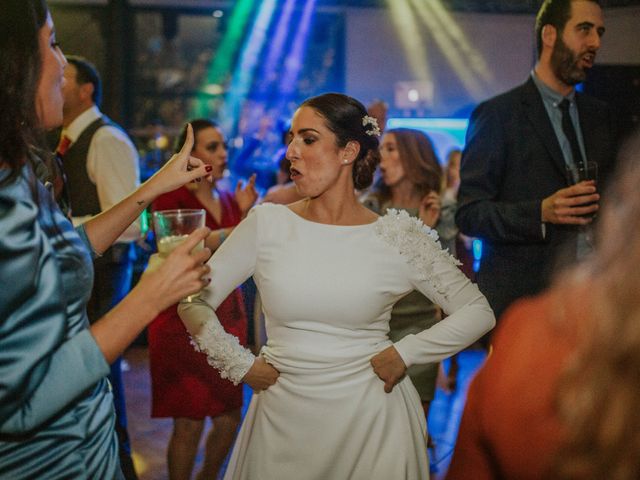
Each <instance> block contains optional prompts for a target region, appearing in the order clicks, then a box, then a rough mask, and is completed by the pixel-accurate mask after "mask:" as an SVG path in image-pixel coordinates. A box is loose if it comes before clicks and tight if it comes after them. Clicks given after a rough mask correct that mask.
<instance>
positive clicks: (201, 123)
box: [173, 118, 218, 153]
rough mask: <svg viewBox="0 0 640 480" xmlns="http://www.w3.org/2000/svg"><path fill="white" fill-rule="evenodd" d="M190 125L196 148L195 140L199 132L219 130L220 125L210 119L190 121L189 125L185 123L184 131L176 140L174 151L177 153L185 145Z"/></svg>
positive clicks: (182, 130)
mask: <svg viewBox="0 0 640 480" xmlns="http://www.w3.org/2000/svg"><path fill="white" fill-rule="evenodd" d="M189 123H190V124H191V127H192V128H193V141H194V143H193V146H194V147H195V146H196V144H195V138H196V135H197V134H198V132H199V131H201V130H205V129H207V128H218V124H217V123H216V122H214V121H213V120H211V119H209V118H196V119H194V120H191V121H189V122H188V123H185V124H184V125H183V126H182V129H181V130H180V133H179V134H178V137H177V138H176V141H175V143H174V145H173V151H174V152H175V153H178V152H179V151H180V149H181V148H182V145H184V141H185V140H186V139H187V125H188V124H189Z"/></svg>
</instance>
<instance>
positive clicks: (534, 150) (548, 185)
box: [456, 0, 616, 317]
mask: <svg viewBox="0 0 640 480" xmlns="http://www.w3.org/2000/svg"><path fill="white" fill-rule="evenodd" d="M603 33H604V23H603V16H602V10H601V8H600V6H599V4H598V2H597V1H594V0H545V2H544V3H543V5H542V7H541V8H540V11H539V12H538V15H537V18H536V40H537V48H538V61H537V63H536V65H535V68H534V70H533V71H532V73H531V76H530V78H529V79H528V80H527V81H526V82H525V83H524V84H523V85H521V86H519V87H517V88H515V89H513V90H511V91H509V92H506V93H504V94H501V95H499V96H497V97H495V98H492V99H490V100H488V101H486V102H484V103H482V104H480V105H479V106H478V107H477V108H476V109H475V111H474V112H473V114H472V116H471V120H470V124H469V130H468V133H467V146H466V148H465V150H464V153H463V156H462V165H461V185H460V191H459V197H458V201H459V210H458V212H457V214H456V222H457V224H458V226H459V227H460V230H461V231H462V232H463V233H465V234H467V235H471V236H475V237H479V238H481V239H482V240H483V258H482V261H481V265H480V271H479V272H478V285H479V287H480V289H481V290H482V292H483V293H484V294H485V295H486V296H487V299H488V300H489V302H490V304H491V306H492V308H493V309H494V311H495V313H496V317H499V316H500V315H501V314H502V312H503V311H504V310H505V309H506V308H507V307H508V306H509V304H511V303H512V302H513V301H514V300H516V299H517V298H520V297H523V296H526V295H532V294H535V293H537V292H539V291H540V290H542V289H543V288H544V287H545V286H546V284H547V281H548V280H549V276H550V274H551V272H552V270H553V269H554V268H556V267H557V266H558V265H559V264H560V263H563V264H567V263H572V262H575V261H577V260H578V259H579V258H580V257H581V256H584V255H586V254H588V252H589V250H590V249H591V248H592V244H591V239H590V228H589V224H590V223H591V222H592V219H593V214H594V213H595V212H596V211H597V209H598V201H599V200H600V192H601V191H602V190H603V189H602V186H603V185H604V184H605V183H606V181H607V178H608V177H609V175H610V173H611V171H612V169H613V164H614V159H615V151H616V139H615V133H614V130H615V129H614V126H613V125H614V121H613V115H612V112H611V111H610V110H609V109H608V108H607V106H606V105H605V104H603V103H602V102H600V101H598V100H596V99H593V98H589V97H587V96H585V95H582V94H580V93H578V92H576V91H575V88H574V87H575V85H576V84H578V83H580V82H582V81H583V80H584V79H585V76H586V70H587V69H588V68H590V67H591V66H592V65H593V62H594V59H595V55H596V52H597V51H598V49H599V48H600V41H601V37H602V35H603ZM586 162H595V163H597V167H598V178H597V182H596V181H582V182H578V181H576V178H575V172H576V169H577V168H578V167H579V166H580V165H583V164H585V163H586ZM594 202H595V203H594Z"/></svg>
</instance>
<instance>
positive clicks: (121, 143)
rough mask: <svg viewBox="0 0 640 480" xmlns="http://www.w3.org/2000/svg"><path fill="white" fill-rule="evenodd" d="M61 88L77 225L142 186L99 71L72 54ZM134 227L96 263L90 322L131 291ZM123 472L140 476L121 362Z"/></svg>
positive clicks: (116, 375)
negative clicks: (108, 108)
mask: <svg viewBox="0 0 640 480" xmlns="http://www.w3.org/2000/svg"><path fill="white" fill-rule="evenodd" d="M67 61H68V62H69V64H68V65H67V67H66V68H65V71H64V77H65V84H64V87H63V95H64V108H63V123H62V126H63V129H62V134H61V136H60V142H59V144H58V148H57V154H58V155H59V158H61V159H62V164H63V168H64V172H65V174H66V177H67V185H66V188H67V193H68V197H69V202H70V206H71V215H72V219H73V222H74V224H75V225H78V224H80V223H82V222H83V221H86V220H88V219H89V218H91V217H92V216H94V215H97V214H99V213H100V212H102V211H104V210H106V209H108V208H110V207H111V206H112V205H114V204H115V203H117V202H119V201H120V200H122V199H123V198H124V197H126V196H127V195H129V194H130V193H131V192H133V191H134V190H135V189H136V188H137V187H138V185H139V165H138V162H139V159H138V153H137V151H136V148H135V147H134V146H133V143H132V142H131V140H130V139H129V137H128V136H127V134H126V133H125V132H124V131H123V130H122V129H121V128H120V127H119V126H117V125H116V124H114V123H113V122H112V121H111V120H109V118H107V117H106V116H105V115H103V114H102V113H101V112H100V109H99V106H100V102H101V95H102V86H101V81H100V76H99V75H98V72H97V70H96V68H95V67H94V66H93V65H92V64H91V63H89V62H88V61H87V60H85V59H83V58H81V57H75V56H68V57H67ZM139 236H140V226H139V224H138V223H134V224H133V225H132V226H131V227H129V228H128V229H127V230H126V231H125V232H124V233H123V234H122V236H121V237H120V238H119V239H118V240H117V241H116V243H114V245H113V246H112V247H111V248H109V249H108V250H107V251H106V252H104V254H103V255H102V256H101V257H99V258H96V259H95V261H94V268H95V278H94V285H93V291H92V294H91V300H90V301H89V304H88V306H87V313H88V316H89V321H90V322H91V323H94V322H96V321H97V320H98V319H100V318H101V317H102V316H104V315H105V314H106V313H107V312H108V311H109V310H110V309H111V308H112V307H113V306H114V305H115V304H117V303H118V302H120V300H122V298H124V296H125V295H126V294H127V293H128V291H129V289H130V288H131V276H132V268H133V259H134V256H133V242H134V241H135V240H136V239H138V237H139ZM109 379H110V381H111V384H112V386H113V394H114V403H115V409H116V416H117V424H116V431H117V433H118V437H119V441H120V442H119V443H120V458H121V462H122V470H123V472H124V473H125V477H126V478H127V479H131V478H137V477H136V475H135V471H134V469H133V463H132V462H131V456H130V453H131V452H130V447H129V439H128V434H127V430H126V425H127V421H126V411H125V402H124V391H123V389H122V375H121V368H120V359H118V360H117V361H116V362H115V363H114V364H113V365H112V366H111V375H110V377H109Z"/></svg>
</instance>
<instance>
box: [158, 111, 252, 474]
mask: <svg viewBox="0 0 640 480" xmlns="http://www.w3.org/2000/svg"><path fill="white" fill-rule="evenodd" d="M191 125H192V126H193V132H194V135H195V144H194V147H193V152H192V153H191V155H192V156H194V157H197V158H199V159H201V160H202V161H203V162H205V164H207V165H211V166H212V167H213V170H212V172H211V178H212V181H207V180H202V181H201V182H198V183H192V184H189V185H188V186H185V187H182V188H179V189H178V190H175V191H173V192H171V193H168V194H165V195H161V196H160V197H158V198H157V200H156V201H155V202H153V205H152V210H154V211H155V210H169V209H175V208H203V209H205V211H206V214H207V219H206V224H207V227H209V228H210V229H211V230H212V232H211V234H210V235H209V237H208V238H207V241H206V243H207V247H209V248H210V249H211V250H212V251H213V250H215V249H216V248H218V247H219V246H220V244H221V243H222V242H223V241H224V239H225V238H226V237H227V236H228V235H229V233H230V232H231V230H233V228H234V227H235V226H236V225H237V224H238V223H239V222H240V220H241V219H242V218H243V217H244V216H245V215H246V213H247V212H248V210H249V209H250V208H251V206H252V205H253V204H254V202H255V201H256V198H257V193H256V190H255V187H254V182H255V176H254V177H252V178H251V179H250V180H249V182H248V183H247V185H246V186H245V187H244V188H243V187H242V185H241V184H240V183H239V184H238V186H237V187H236V191H235V195H234V194H232V193H230V192H228V191H225V190H222V189H220V188H216V181H217V180H220V179H221V178H222V176H223V173H224V170H225V167H226V164H227V149H226V146H225V142H224V137H223V135H222V133H221V131H220V130H219V128H218V127H217V125H216V124H215V123H213V122H212V121H210V120H207V119H198V120H194V121H192V122H191ZM185 135H186V125H185V128H183V131H182V134H181V135H180V139H183V138H184V136H185ZM180 139H179V141H178V143H177V144H178V145H182V142H181V141H180ZM176 307H177V306H176V305H173V306H172V307H170V308H168V309H167V310H165V311H164V312H162V313H161V314H160V315H159V316H158V317H157V318H156V319H155V320H154V321H153V323H152V324H151V325H150V326H149V328H148V339H149V361H150V367H151V384H152V399H153V400H152V402H153V403H152V412H151V416H152V417H171V418H173V432H172V435H171V439H170V441H169V446H168V449H167V464H168V469H169V478H170V479H171V480H178V479H189V478H191V472H192V470H193V466H194V462H195V456H196V453H197V451H198V444H199V443H200V438H201V436H202V432H203V430H204V427H205V420H206V418H207V417H211V419H212V423H213V425H212V427H211V429H210V431H209V433H208V434H207V440H206V448H205V457H204V464H203V467H202V470H201V471H200V472H199V474H198V476H197V477H196V478H197V479H198V480H203V479H205V478H217V474H218V471H219V469H220V467H221V466H222V462H223V461H224V458H225V457H226V455H227V452H228V450H229V448H230V446H231V445H232V443H233V439H234V438H235V434H236V430H237V427H238V424H239V423H240V408H241V406H242V385H238V386H234V385H233V384H232V383H231V382H230V381H228V380H224V379H222V378H220V375H219V374H218V372H217V370H216V369H214V368H212V367H211V366H210V365H209V364H208V363H207V359H206V356H205V355H204V354H201V353H198V352H196V351H195V350H194V349H193V346H192V345H191V340H190V338H189V335H188V333H187V331H186V329H185V328H184V325H183V324H182V322H181V321H180V318H179V317H178V313H177V311H176ZM217 314H218V316H219V318H220V321H221V323H222V324H223V326H224V328H225V330H226V331H227V332H229V333H232V334H233V335H236V336H237V337H238V338H239V340H240V343H242V344H244V343H245V342H246V337H247V318H246V314H245V311H244V306H243V300H242V294H241V292H240V289H236V290H235V291H234V292H233V293H232V294H231V295H229V297H227V299H226V300H225V301H224V302H223V303H222V305H220V307H219V308H218V310H217Z"/></svg>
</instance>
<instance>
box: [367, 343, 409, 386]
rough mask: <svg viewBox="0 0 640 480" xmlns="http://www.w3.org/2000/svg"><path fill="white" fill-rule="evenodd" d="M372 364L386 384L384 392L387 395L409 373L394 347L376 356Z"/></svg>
mask: <svg viewBox="0 0 640 480" xmlns="http://www.w3.org/2000/svg"><path fill="white" fill-rule="evenodd" d="M370 362H371V366H372V367H373V371H374V373H375V374H376V375H377V376H378V378H380V380H382V381H383V382H384V391H385V392H387V393H391V391H392V390H393V387H394V386H395V385H396V384H397V383H398V382H399V381H400V380H402V377H404V375H405V373H407V366H406V365H405V363H404V360H402V357H401V356H400V354H399V353H398V351H397V350H396V349H395V347H394V346H393V345H391V346H390V347H387V348H385V349H384V350H383V351H381V352H380V353H378V354H377V355H374V356H373V357H372V358H371V360H370Z"/></svg>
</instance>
